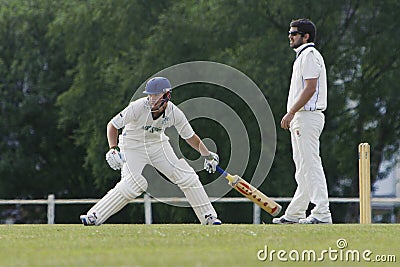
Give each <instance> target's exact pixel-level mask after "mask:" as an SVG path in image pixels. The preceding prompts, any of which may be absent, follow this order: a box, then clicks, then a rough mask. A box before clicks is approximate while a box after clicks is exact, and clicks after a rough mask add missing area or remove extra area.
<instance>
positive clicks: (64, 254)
mask: <svg viewBox="0 0 400 267" xmlns="http://www.w3.org/2000/svg"><path fill="white" fill-rule="evenodd" d="M339 238H344V239H346V241H347V244H348V246H347V248H345V249H343V250H342V251H346V250H358V251H360V252H361V253H362V252H363V251H364V250H367V249H368V250H371V251H372V253H373V254H372V255H371V256H370V258H371V259H373V258H374V257H375V256H376V255H377V254H381V255H395V256H396V261H397V264H398V262H399V261H400V225H396V224H392V225H377V224H374V225H355V224H352V225H349V224H346V225H344V224H343V225H340V224H339V225H284V226H280V225H270V224H268V225H266V224H264V225H244V224H243V225H222V226H212V227H208V226H202V225H188V224H185V225H181V224H179V225H177V224H176V225H165V224H164V225H119V224H118V225H117V224H113V225H107V224H105V225H103V226H100V227H83V226H81V225H0V266H1V267H8V266H10V267H11V266H12V267H18V266H40V267H44V266H52V267H53V266H68V267H72V266H94V267H101V266H118V267H121V266H167V267H168V266H174V267H175V266H194V267H197V266H199V267H200V266H207V267H209V266H212V267H216V266H218V267H225V266H249V267H250V266H285V265H288V264H290V265H293V266H396V263H393V262H392V263H389V262H386V263H380V264H377V263H372V262H365V261H363V260H362V259H361V261H360V262H351V263H346V262H345V261H340V259H339V260H336V261H333V260H330V259H329V256H328V255H327V254H325V260H324V261H323V262H310V261H303V262H301V261H300V262H293V261H291V260H289V262H286V263H285V262H281V261H279V260H278V259H277V256H276V254H274V257H275V258H274V259H273V261H270V259H269V258H268V259H267V260H266V261H260V260H258V259H257V252H258V251H259V250H262V249H264V247H265V246H266V245H267V246H268V250H269V251H270V250H285V251H286V252H287V253H289V252H290V251H291V250H297V251H299V252H300V253H301V252H302V251H303V250H315V251H316V253H317V255H318V257H319V255H320V253H321V251H322V250H329V248H331V249H336V250H339V249H338V247H337V244H336V241H337V240H338V239H339ZM262 255H263V254H261V256H262ZM292 255H294V254H292ZM338 255H339V254H338ZM286 258H288V255H286Z"/></svg>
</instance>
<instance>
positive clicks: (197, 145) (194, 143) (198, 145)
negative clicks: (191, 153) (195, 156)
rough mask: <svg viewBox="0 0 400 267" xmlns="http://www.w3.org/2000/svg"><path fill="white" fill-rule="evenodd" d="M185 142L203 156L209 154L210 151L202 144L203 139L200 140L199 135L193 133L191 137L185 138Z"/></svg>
mask: <svg viewBox="0 0 400 267" xmlns="http://www.w3.org/2000/svg"><path fill="white" fill-rule="evenodd" d="M186 142H187V143H188V144H189V145H190V146H191V147H193V148H194V149H195V150H197V151H198V152H199V153H200V154H201V155H202V156H203V157H207V156H209V155H210V151H209V150H208V149H207V147H206V146H205V145H204V143H203V141H201V140H200V137H199V136H198V135H197V134H194V135H193V136H192V137H190V138H188V139H186Z"/></svg>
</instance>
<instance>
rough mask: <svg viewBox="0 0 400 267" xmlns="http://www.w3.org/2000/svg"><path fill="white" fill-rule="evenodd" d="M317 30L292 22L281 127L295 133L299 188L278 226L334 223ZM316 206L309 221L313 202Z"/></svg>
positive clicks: (304, 22)
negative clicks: (324, 154)
mask: <svg viewBox="0 0 400 267" xmlns="http://www.w3.org/2000/svg"><path fill="white" fill-rule="evenodd" d="M315 36H316V27H315V25H314V23H313V22H311V21H310V20H308V19H299V20H294V21H292V22H291V23H290V30H289V36H288V37H289V44H290V47H291V48H293V49H294V51H295V52H296V60H295V61H294V63H293V72H292V78H291V81H290V89H289V97H288V101H287V113H286V114H285V115H284V116H283V118H282V120H281V127H282V128H283V129H285V130H289V131H290V133H291V142H292V150H293V161H294V163H295V166H296V173H295V179H296V182H297V189H296V192H295V194H294V196H293V199H292V201H291V202H290V204H289V206H288V207H287V209H286V212H285V214H284V215H283V216H282V217H280V218H275V219H273V221H272V222H273V223H275V224H290V223H301V224H317V223H332V217H331V213H330V211H329V201H328V189H327V185H326V178H325V174H324V169H323V167H322V162H321V157H320V155H319V137H320V135H321V132H322V130H323V128H324V123H325V116H324V113H323V111H325V110H326V107H327V80H326V69H325V63H324V59H323V58H322V55H321V54H320V53H319V52H318V50H317V49H315V45H314V43H313V42H314V39H315ZM310 202H311V203H313V204H315V207H314V208H313V210H312V211H311V214H310V216H308V217H307V218H306V210H307V208H308V205H309V203H310Z"/></svg>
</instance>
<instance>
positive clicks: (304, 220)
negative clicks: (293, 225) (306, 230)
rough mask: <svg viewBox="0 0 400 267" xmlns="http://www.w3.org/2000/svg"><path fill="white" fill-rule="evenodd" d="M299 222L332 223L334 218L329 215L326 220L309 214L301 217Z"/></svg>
mask: <svg viewBox="0 0 400 267" xmlns="http://www.w3.org/2000/svg"><path fill="white" fill-rule="evenodd" d="M299 223H300V224H332V218H331V217H329V218H328V219H325V220H318V219H317V218H315V217H312V216H308V217H307V218H305V219H300V220H299Z"/></svg>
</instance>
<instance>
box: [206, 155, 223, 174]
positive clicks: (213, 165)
mask: <svg viewBox="0 0 400 267" xmlns="http://www.w3.org/2000/svg"><path fill="white" fill-rule="evenodd" d="M218 163H219V156H218V155H217V154H216V153H214V152H210V155H208V156H206V158H205V160H204V169H205V170H206V171H208V173H214V172H215V171H216V170H217V165H218Z"/></svg>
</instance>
